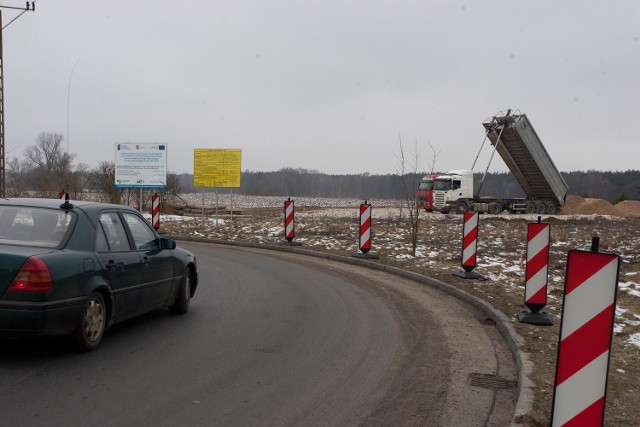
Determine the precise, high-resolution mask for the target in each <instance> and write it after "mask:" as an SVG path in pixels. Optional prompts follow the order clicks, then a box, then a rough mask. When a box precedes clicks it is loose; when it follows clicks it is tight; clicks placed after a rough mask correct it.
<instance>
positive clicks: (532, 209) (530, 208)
mask: <svg viewBox="0 0 640 427" xmlns="http://www.w3.org/2000/svg"><path fill="white" fill-rule="evenodd" d="M524 212H525V213H528V214H532V213H535V212H536V205H535V204H534V203H533V202H527V204H526V206H525V207H524Z"/></svg>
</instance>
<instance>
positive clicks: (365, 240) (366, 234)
mask: <svg viewBox="0 0 640 427" xmlns="http://www.w3.org/2000/svg"><path fill="white" fill-rule="evenodd" d="M359 235H360V240H359V244H358V247H359V249H360V251H362V253H363V254H366V253H367V252H369V250H370V249H371V204H369V203H367V201H366V200H365V201H364V203H363V204H361V205H360V233H359Z"/></svg>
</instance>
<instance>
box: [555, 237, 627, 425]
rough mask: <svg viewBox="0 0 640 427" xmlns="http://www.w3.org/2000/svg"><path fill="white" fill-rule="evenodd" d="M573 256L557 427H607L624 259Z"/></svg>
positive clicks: (580, 253) (567, 281)
mask: <svg viewBox="0 0 640 427" xmlns="http://www.w3.org/2000/svg"><path fill="white" fill-rule="evenodd" d="M596 242H597V241H596V240H595V239H594V246H595V250H594V251H592V252H587V251H579V250H573V251H569V255H568V259H567V275H566V279H565V289H564V303H563V307H562V324H561V326H560V340H559V344H558V363H557V365H556V379H555V390H554V396H553V408H552V413H551V419H552V425H553V426H580V427H583V426H601V425H602V424H603V423H604V403H605V394H606V389H607V376H608V371H609V358H610V350H611V339H612V337H613V324H614V316H615V305H616V292H617V288H618V273H619V266H620V258H619V257H618V256H617V255H615V254H605V253H598V252H597V245H596V244H595V243H596Z"/></svg>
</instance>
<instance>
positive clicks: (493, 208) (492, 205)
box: [489, 202, 502, 215]
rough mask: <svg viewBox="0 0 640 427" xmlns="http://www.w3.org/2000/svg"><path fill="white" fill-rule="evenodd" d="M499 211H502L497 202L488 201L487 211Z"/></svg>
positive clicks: (492, 212) (495, 213)
mask: <svg viewBox="0 0 640 427" xmlns="http://www.w3.org/2000/svg"><path fill="white" fill-rule="evenodd" d="M500 212H502V206H500V205H499V204H498V203H495V202H492V203H489V213H490V214H492V215H497V214H499V213H500Z"/></svg>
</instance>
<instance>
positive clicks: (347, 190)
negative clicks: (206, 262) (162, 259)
mask: <svg viewBox="0 0 640 427" xmlns="http://www.w3.org/2000/svg"><path fill="white" fill-rule="evenodd" d="M63 141H64V138H63V136H62V135H60V134H56V133H47V132H42V133H41V134H40V135H38V137H37V138H36V140H35V144H34V145H32V146H29V147H27V148H26V149H25V150H24V153H23V159H18V158H16V157H14V158H12V159H8V161H7V162H6V170H5V175H6V182H5V193H6V196H7V197H49V198H58V197H59V193H60V191H62V190H64V191H66V192H68V193H70V196H71V197H72V198H73V199H76V200H83V199H86V198H87V197H88V194H89V193H91V198H92V199H97V200H99V201H104V202H110V203H123V202H126V203H127V204H129V203H128V202H129V200H125V197H127V195H128V193H127V192H126V191H125V190H124V189H120V188H115V185H114V184H115V163H114V162H109V161H103V162H100V163H99V164H98V165H97V166H96V167H94V168H90V167H89V166H88V165H86V164H84V163H76V162H75V154H69V153H68V152H66V151H65V150H64V149H63V145H62V143H63ZM436 173H437V172H436ZM424 174H425V173H424V172H415V171H413V172H409V173H403V174H402V175H400V174H386V175H372V174H368V173H362V174H342V175H340V174H338V175H329V174H325V173H322V172H319V171H315V170H308V169H302V168H283V169H280V170H278V171H274V172H251V171H245V172H242V173H241V178H240V188H239V189H236V190H235V191H237V192H238V193H240V194H247V195H256V196H296V197H329V198H359V199H364V200H367V199H400V200H402V199H404V198H406V197H405V196H406V195H405V194H404V192H405V191H406V188H407V187H408V188H415V189H417V187H418V184H419V182H420V179H421V178H422V176H423V175H424ZM481 175H482V174H481V173H477V174H475V175H474V181H475V188H478V185H479V183H480V180H481V177H482V176H481ZM562 176H563V177H564V179H565V181H566V182H567V184H568V185H569V193H570V194H574V195H579V196H583V197H595V198H600V199H605V200H608V201H610V202H612V203H616V202H619V201H622V200H627V199H631V200H640V171H638V170H628V171H624V172H600V171H593V170H591V171H586V172H584V171H573V172H563V173H562ZM199 191H201V189H200V188H194V186H193V175H191V174H179V175H178V174H175V173H172V172H170V173H168V176H167V188H166V189H165V190H163V191H160V192H159V193H160V195H161V203H163V202H165V201H170V202H172V203H173V202H175V203H180V201H179V200H178V199H179V198H180V194H181V193H191V192H199ZM151 192H155V190H147V191H145V193H148V196H149V197H147V195H145V197H144V199H145V200H146V199H147V198H150V193H151ZM480 195H481V196H496V197H497V196H502V197H508V198H514V197H524V193H523V191H522V189H521V188H520V186H519V184H518V183H517V181H516V179H515V177H514V176H513V174H511V173H510V172H502V173H488V174H487V176H486V178H485V181H484V183H483V185H482V191H481V194H480ZM134 197H135V196H134Z"/></svg>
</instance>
